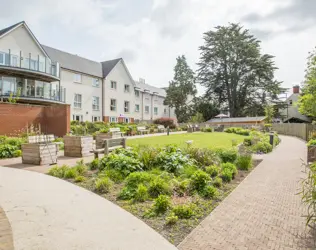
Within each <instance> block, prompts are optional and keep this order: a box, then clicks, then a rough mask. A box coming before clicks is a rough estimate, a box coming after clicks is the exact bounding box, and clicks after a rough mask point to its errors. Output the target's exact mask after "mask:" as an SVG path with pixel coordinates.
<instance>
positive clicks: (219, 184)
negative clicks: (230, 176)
mask: <svg viewBox="0 0 316 250" xmlns="http://www.w3.org/2000/svg"><path fill="white" fill-rule="evenodd" d="M212 183H213V186H214V187H217V188H221V187H222V186H223V180H222V179H221V178H220V177H218V176H217V177H215V179H214V180H213V182H212Z"/></svg>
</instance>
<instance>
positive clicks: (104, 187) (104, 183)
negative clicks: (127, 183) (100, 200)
mask: <svg viewBox="0 0 316 250" xmlns="http://www.w3.org/2000/svg"><path fill="white" fill-rule="evenodd" d="M111 186H112V182H111V180H110V179H109V178H108V177H102V178H98V179H97V180H96V181H95V183H94V189H95V191H97V192H99V193H107V192H109V190H110V188H111Z"/></svg>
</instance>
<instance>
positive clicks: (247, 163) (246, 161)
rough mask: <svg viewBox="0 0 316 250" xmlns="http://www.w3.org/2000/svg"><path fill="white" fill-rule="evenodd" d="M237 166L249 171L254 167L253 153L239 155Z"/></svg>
mask: <svg viewBox="0 0 316 250" xmlns="http://www.w3.org/2000/svg"><path fill="white" fill-rule="evenodd" d="M236 166H237V168H238V169H240V170H246V171H248V170H249V169H251V167H252V155H239V156H238V158H237V161H236Z"/></svg>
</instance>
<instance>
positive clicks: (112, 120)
mask: <svg viewBox="0 0 316 250" xmlns="http://www.w3.org/2000/svg"><path fill="white" fill-rule="evenodd" d="M117 121H118V118H117V117H114V116H112V117H110V122H117Z"/></svg>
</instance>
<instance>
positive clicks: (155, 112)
mask: <svg viewBox="0 0 316 250" xmlns="http://www.w3.org/2000/svg"><path fill="white" fill-rule="evenodd" d="M154 114H155V115H158V108H157V107H154Z"/></svg>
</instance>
